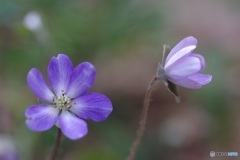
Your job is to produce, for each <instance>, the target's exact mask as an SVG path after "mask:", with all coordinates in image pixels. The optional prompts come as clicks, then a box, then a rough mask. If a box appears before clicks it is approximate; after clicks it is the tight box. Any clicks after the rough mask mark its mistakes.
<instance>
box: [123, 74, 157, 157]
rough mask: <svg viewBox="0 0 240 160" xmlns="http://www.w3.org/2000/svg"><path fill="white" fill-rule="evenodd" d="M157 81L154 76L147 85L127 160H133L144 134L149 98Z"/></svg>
mask: <svg viewBox="0 0 240 160" xmlns="http://www.w3.org/2000/svg"><path fill="white" fill-rule="evenodd" d="M157 80H158V78H157V77H156V75H154V77H153V78H152V80H151V81H150V83H149V85H148V88H147V90H146V94H145V98H144V103H143V110H142V115H141V118H140V123H139V128H138V131H137V135H136V137H135V140H134V142H133V146H132V148H131V151H130V154H129V155H128V157H127V160H133V159H134V157H135V154H136V151H137V149H138V146H139V143H140V141H141V139H142V136H143V133H144V131H145V128H146V123H147V117H148V110H149V104H150V97H151V93H152V89H153V85H154V83H155V82H156V81H157Z"/></svg>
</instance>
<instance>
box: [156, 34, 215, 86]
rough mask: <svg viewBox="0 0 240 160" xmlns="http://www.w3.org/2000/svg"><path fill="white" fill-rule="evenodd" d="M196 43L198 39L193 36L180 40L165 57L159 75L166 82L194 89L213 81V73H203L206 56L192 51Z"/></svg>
mask: <svg viewBox="0 0 240 160" xmlns="http://www.w3.org/2000/svg"><path fill="white" fill-rule="evenodd" d="M196 45H197V39H196V38H194V37H191V36H190V37H186V38H184V39H183V40H182V41H180V42H179V43H178V44H177V45H176V46H175V47H173V49H172V50H171V51H170V52H169V54H168V56H167V57H166V58H164V57H163V62H162V65H159V68H158V77H159V78H160V79H162V80H163V81H164V82H165V83H166V84H169V82H170V83H173V84H175V85H178V86H181V87H186V88H192V89H197V88H201V87H202V86H203V85H205V84H208V83H209V82H211V80H212V76H211V75H205V74H202V73H201V72H202V71H203V70H204V68H205V61H204V58H203V57H202V56H201V55H199V54H193V53H192V51H193V50H194V49H195V48H196ZM170 90H171V91H172V89H170Z"/></svg>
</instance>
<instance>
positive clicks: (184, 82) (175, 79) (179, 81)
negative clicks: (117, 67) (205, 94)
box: [168, 75, 202, 89]
mask: <svg viewBox="0 0 240 160" xmlns="http://www.w3.org/2000/svg"><path fill="white" fill-rule="evenodd" d="M168 80H169V81H171V82H172V83H174V84H176V85H178V86H181V87H185V88H192V89H198V88H201V87H202V85H201V84H200V83H198V82H196V81H194V80H192V79H189V78H188V77H181V76H176V75H171V76H169V77H168Z"/></svg>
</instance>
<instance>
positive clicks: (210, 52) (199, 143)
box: [0, 0, 240, 160]
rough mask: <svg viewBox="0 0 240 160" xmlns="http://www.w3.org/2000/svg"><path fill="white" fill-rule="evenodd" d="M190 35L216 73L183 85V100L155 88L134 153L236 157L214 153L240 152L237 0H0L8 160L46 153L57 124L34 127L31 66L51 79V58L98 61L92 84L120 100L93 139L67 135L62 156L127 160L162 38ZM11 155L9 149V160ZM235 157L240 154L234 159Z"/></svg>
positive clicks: (162, 158)
mask: <svg viewBox="0 0 240 160" xmlns="http://www.w3.org/2000/svg"><path fill="white" fill-rule="evenodd" d="M189 35H192V36H194V37H196V38H197V39H198V42H199V43H198V48H197V49H196V53H200V54H202V55H203V56H204V57H205V60H206V69H205V71H204V73H207V74H211V75H213V80H212V82H211V83H210V84H208V85H206V86H204V87H203V88H201V89H199V90H189V89H184V88H179V90H180V95H181V100H182V101H181V103H180V104H176V103H175V101H174V97H173V96H172V95H171V94H170V93H169V92H168V91H167V89H166V87H165V86H164V84H163V83H161V82H159V83H158V84H156V85H155V86H154V91H153V95H152V100H151V107H150V112H149V118H148V123H147V129H146V132H145V134H144V137H143V140H142V142H141V145H140V147H139V150H138V152H137V155H136V160H210V159H218V160H223V159H224V160H227V159H231V160H233V159H234V157H215V158H211V157H210V156H209V153H210V151H215V152H229V151H236V152H238V153H240V136H239V135H240V123H239V122H240V116H239V113H240V106H239V103H240V63H239V62H240V52H239V51H240V2H239V1H238V0H229V1H225V0H201V1H199V0H88V1H83V0H68V1H67V0H1V1H0V159H1V160H19V159H21V160H43V159H46V157H47V156H48V155H49V153H50V152H51V149H52V146H53V144H54V141H55V137H56V134H57V133H56V132H57V130H56V127H54V128H52V129H51V130H49V131H46V132H42V133H35V132H32V131H30V130H28V129H27V128H26V126H25V117H24V112H25V110H26V108H27V107H29V106H30V105H32V104H36V103H38V100H37V98H36V97H35V96H34V95H33V94H32V93H31V91H30V89H29V88H28V85H27V83H26V75H27V73H28V71H29V70H30V69H31V68H33V67H35V68H39V69H40V70H41V71H42V72H43V74H44V75H45V76H46V74H47V73H46V69H47V66H48V63H49V60H50V58H51V57H52V56H56V55H57V54H58V53H65V54H67V55H68V56H69V57H70V58H71V59H72V60H73V62H74V64H75V65H77V64H79V63H81V62H83V61H90V62H91V63H93V64H94V65H95V67H96V68H97V77H96V80H95V84H94V86H93V88H91V90H94V91H96V92H100V93H103V94H105V95H107V96H108V97H110V99H111V100H112V103H113V106H114V110H113V112H112V114H111V115H110V117H109V118H108V119H107V120H106V121H104V122H101V123H95V122H91V121H88V127H89V133H88V135H87V136H86V137H84V138H82V139H80V140H77V141H70V140H68V139H67V138H65V137H64V138H63V140H62V146H61V150H60V154H59V160H123V159H125V158H126V157H127V155H128V154H129V150H130V148H131V146H132V142H133V140H134V136H135V135H136V130H137V127H138V123H139V122H138V121H139V118H140V114H141V109H142V104H143V98H144V94H145V90H146V87H147V84H148V82H149V81H150V80H151V78H152V76H153V75H154V74H155V72H156V68H157V65H158V62H160V61H161V55H162V45H163V44H169V45H171V46H174V45H175V44H176V43H177V42H178V41H180V40H181V39H183V38H184V37H187V36H189ZM3 155H7V156H8V158H7V157H6V156H5V157H3ZM236 158H237V157H235V159H236Z"/></svg>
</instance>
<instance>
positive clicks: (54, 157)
mask: <svg viewBox="0 0 240 160" xmlns="http://www.w3.org/2000/svg"><path fill="white" fill-rule="evenodd" d="M61 137H62V132H61V129H60V128H58V133H57V139H56V142H55V146H54V148H53V151H52V155H51V157H50V160H56V158H57V154H58V150H59V147H60V143H61Z"/></svg>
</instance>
